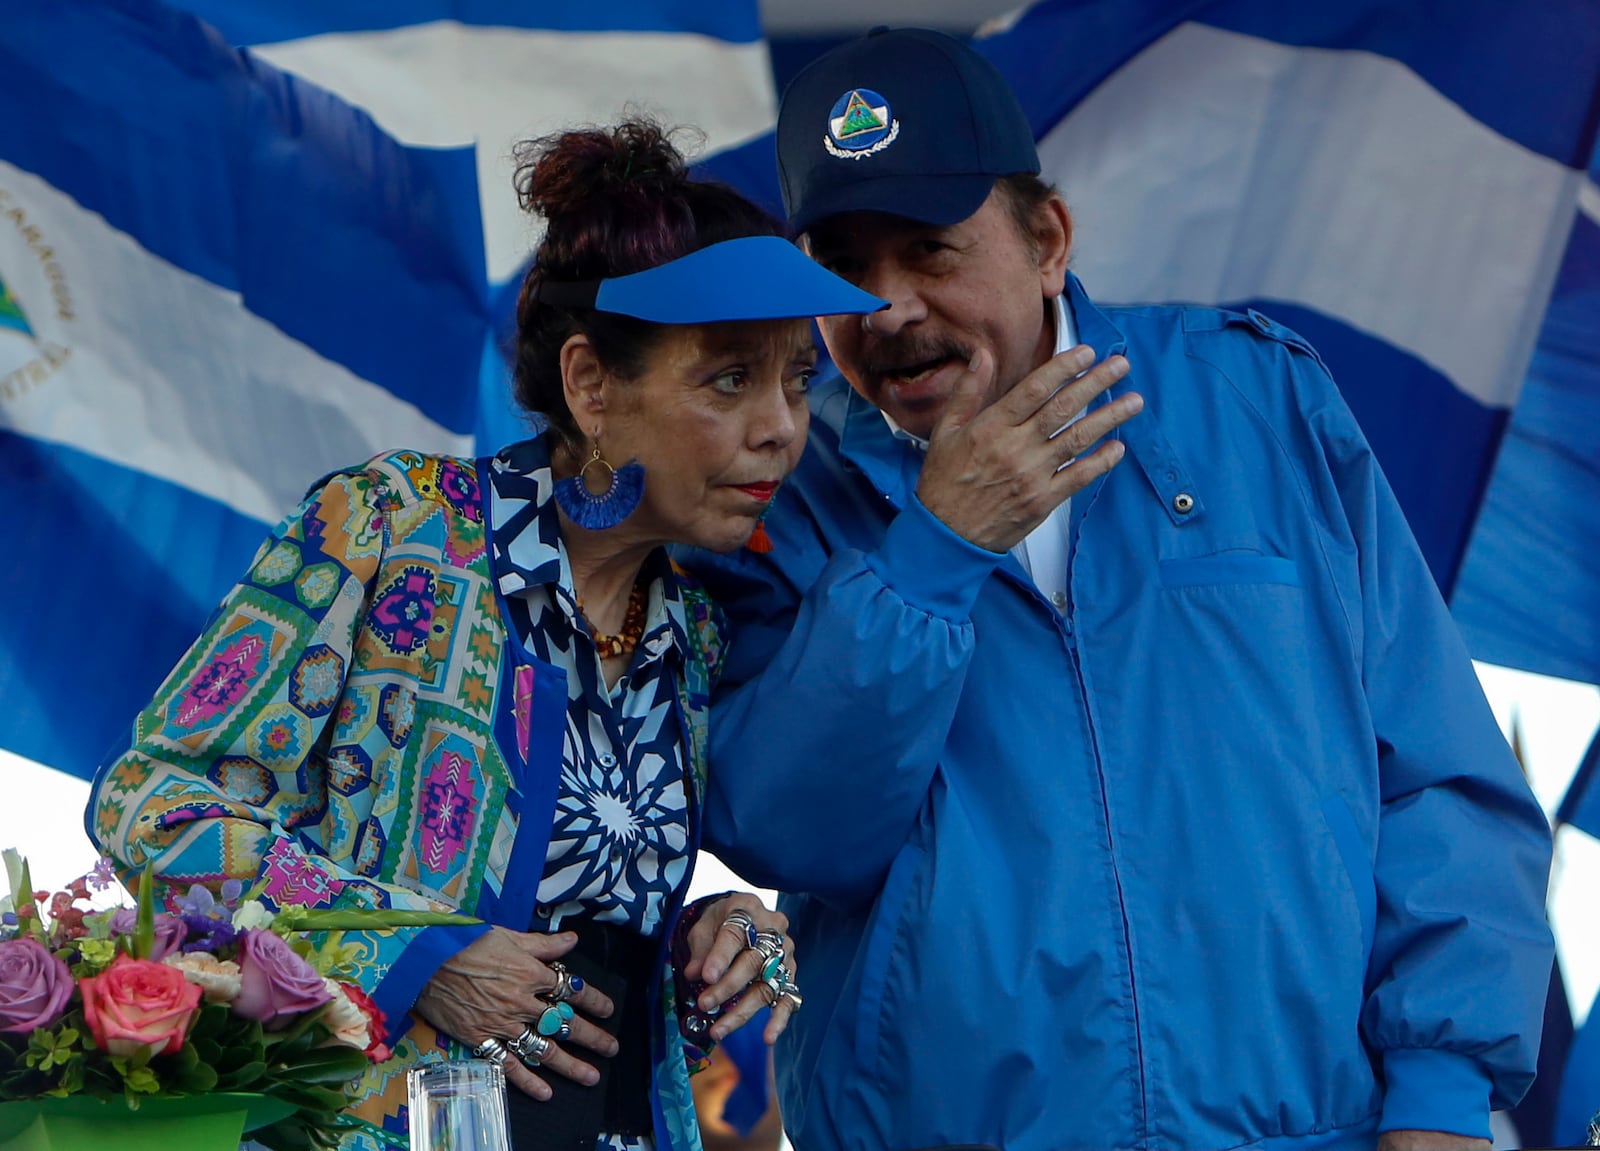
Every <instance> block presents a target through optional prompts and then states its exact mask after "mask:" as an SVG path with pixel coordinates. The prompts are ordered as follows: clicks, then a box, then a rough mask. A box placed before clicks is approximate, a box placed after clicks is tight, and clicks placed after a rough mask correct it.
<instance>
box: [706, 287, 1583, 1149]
mask: <svg viewBox="0 0 1600 1151" xmlns="http://www.w3.org/2000/svg"><path fill="white" fill-rule="evenodd" d="M1068 291H1069V303H1070V305H1071V308H1072V310H1073V316H1074V321H1075V324H1076V328H1077V331H1078V333H1079V337H1080V339H1081V340H1082V341H1083V342H1084V343H1087V344H1090V345H1092V346H1093V347H1095V348H1096V349H1097V350H1098V352H1099V354H1101V355H1102V356H1103V355H1107V354H1110V353H1113V352H1123V353H1125V354H1126V355H1127V357H1128V359H1129V361H1130V363H1131V364H1132V372H1131V374H1130V375H1129V377H1128V379H1127V380H1126V381H1125V383H1124V384H1123V385H1120V386H1119V387H1123V388H1128V389H1136V390H1138V391H1139V392H1140V393H1141V394H1142V395H1143V396H1144V397H1145V401H1146V410H1145V411H1144V412H1143V414H1141V415H1140V416H1138V417H1136V418H1135V419H1134V420H1133V421H1132V422H1130V423H1129V424H1128V425H1127V426H1126V427H1125V429H1124V430H1123V433H1122V437H1123V439H1124V441H1125V443H1126V446H1127V449H1128V452H1127V458H1126V459H1125V460H1124V461H1123V463H1122V464H1121V465H1120V466H1119V467H1118V468H1116V469H1115V470H1114V471H1113V472H1112V473H1111V474H1110V475H1109V476H1107V477H1106V478H1104V479H1103V480H1102V481H1100V482H1098V483H1096V484H1095V485H1094V486H1093V487H1091V488H1090V489H1088V490H1086V491H1085V492H1082V493H1080V494H1079V495H1078V496H1077V497H1076V498H1074V500H1073V505H1072V511H1071V527H1072V551H1073V554H1072V560H1071V570H1070V603H1069V606H1068V607H1067V609H1066V610H1065V612H1062V613H1058V612H1057V611H1055V610H1054V609H1053V608H1052V606H1051V605H1050V603H1049V602H1047V601H1046V600H1045V598H1044V597H1043V596H1041V595H1040V594H1039V593H1038V591H1037V590H1036V589H1035V588H1034V586H1033V584H1032V583H1031V582H1030V580H1029V579H1028V578H1027V576H1026V574H1025V573H1024V572H1023V570H1022V569H1021V567H1020V566H1019V565H1018V564H1017V562H1016V560H1015V559H1013V558H1012V557H1010V556H1000V555H996V554H994V553H991V552H987V551H984V550H982V549H979V548H976V547H973V546H971V545H970V544H968V543H966V542H965V541H964V540H961V539H960V538H958V537H956V536H955V535H954V534H953V533H952V532H950V531H949V530H948V529H947V528H945V527H944V525H943V524H941V523H940V522H939V521H938V520H936V519H935V518H934V517H933V516H932V515H931V514H930V513H929V512H927V510H926V509H924V508H923V507H922V506H921V504H920V503H919V502H918V501H917V499H916V498H915V495H914V492H915V486H916V482H917V478H918V474H919V468H920V466H921V457H920V455H919V454H918V453H917V452H916V451H915V449H913V448H912V447H911V446H910V445H908V444H906V443H904V442H903V441H900V440H897V439H895V438H894V437H893V436H892V435H891V434H890V432H889V431H888V429H887V427H886V425H885V424H884V422H883V420H882V418H881V416H880V415H879V414H878V412H877V411H876V410H875V409H874V408H872V407H871V406H870V405H868V404H866V403H865V402H864V401H862V400H861V399H860V398H859V397H857V396H856V395H855V394H854V393H853V392H851V391H850V389H849V388H848V387H847V386H845V385H843V384H842V383H840V382H838V381H834V382H833V383H831V384H829V385H826V386H824V387H822V388H819V389H818V390H817V392H816V395H815V402H814V404H813V410H814V418H813V422H812V433H811V435H812V440H811V446H810V448H809V450H808V451H807V453H806V455H805V458H804V460H803V461H802V464H801V466H800V469H799V471H798V473H797V474H796V476H795V478H794V480H793V481H792V482H791V483H790V484H787V485H785V487H784V488H783V489H782V491H781V492H780V494H779V497H778V503H777V505H776V506H775V508H774V510H773V514H772V515H771V516H770V517H769V520H768V528H769V531H770V533H771V535H772V537H773V540H774V542H775V544H776V547H775V550H774V551H773V552H772V553H771V554H770V555H769V556H764V557H755V556H750V555H748V554H746V555H743V556H741V557H734V558H730V559H714V558H707V559H700V560H697V561H696V562H697V564H698V567H699V570H700V573H701V574H702V575H703V576H704V577H705V578H706V579H707V582H708V583H709V585H710V587H711V590H712V591H713V593H714V594H715V595H716V596H717V597H718V599H719V601H720V602H721V603H722V605H723V606H724V607H725V608H726V609H727V611H728V612H729V615H730V617H731V622H732V625H733V634H732V639H731V644H730V649H729V654H728V662H727V667H726V674H725V676H724V679H723V681H722V683H723V684H724V685H725V687H733V688H736V689H735V690H731V691H725V692H724V693H723V694H722V695H721V696H720V697H719V699H718V703H717V706H716V707H714V709H713V722H712V761H713V763H715V764H717V765H718V771H717V772H716V773H714V774H713V777H712V782H711V787H710V791H709V793H708V798H707V804H706V815H705V819H706V822H705V834H706V841H707V843H708V845H710V846H712V847H713V849H715V850H717V851H718V852H719V854H721V855H722V856H723V857H724V858H725V859H726V860H727V861H728V862H729V863H730V864H731V865H732V866H734V867H735V868H736V869H737V870H739V871H740V872H742V873H743V874H744V875H746V876H747V877H749V878H750V879H752V880H754V881H756V882H759V883H762V884H765V885H770V886H774V887H777V888H780V889H781V890H783V891H785V892H789V893H794V894H792V895H790V896H789V897H788V898H787V900H786V903H785V907H786V910H787V911H788V912H789V914H790V915H791V917H792V918H793V920H794V928H793V934H794V936H795V938H796V941H797V948H798V955H799V959H800V983H801V985H802V987H803V989H804V992H805V997H806V1005H805V1009H804V1010H803V1011H802V1012H800V1013H799V1014H798V1015H797V1016H796V1017H795V1020H794V1022H793V1023H792V1024H791V1025H790V1027H789V1030H788V1032H787V1034H786V1035H785V1037H784V1040H783V1043H782V1044H781V1046H780V1049H779V1053H778V1058H779V1072H778V1076H779V1087H780V1091H781V1093H782V1102H783V1106H784V1116H785V1120H786V1124H787V1126H788V1128H789V1130H790V1131H791V1133H792V1136H793V1139H794V1142H795V1145H796V1146H797V1147H798V1148H800V1149H801V1151H831V1149H834V1148H840V1149H845V1148H848V1149H852V1151H855V1149H860V1151H889V1149H896V1148H920V1147H931V1146H935V1145H939V1144H951V1143H973V1144H990V1145H993V1146H995V1147H1001V1148H1008V1149H1015V1151H1034V1149H1041V1151H1043V1149H1059V1148H1068V1147H1083V1148H1097V1149H1105V1148H1112V1147H1118V1148H1179V1147H1181V1148H1235V1147H1240V1146H1241V1145H1249V1146H1264V1147H1272V1148H1279V1149H1283V1148H1294V1149H1300V1148H1318V1149H1323V1148H1334V1147H1346V1146H1349V1147H1356V1146H1366V1147H1370V1146H1371V1144H1372V1142H1373V1140H1374V1138H1375V1135H1374V1133H1375V1132H1376V1131H1377V1130H1379V1129H1390V1128H1424V1129H1439V1130H1447V1131H1454V1132H1459V1133H1463V1134H1471V1135H1480V1136H1487V1135H1488V1133H1489V1126H1488V1113H1489V1109H1490V1106H1491V1104H1492V1105H1493V1106H1495V1107H1507V1106H1510V1105H1511V1104H1513V1103H1515V1102H1516V1101H1517V1099H1518V1098H1519V1097H1520V1096H1521V1095H1522V1093H1523V1092H1524V1090H1525V1089H1526V1088H1527V1086H1528V1084H1529V1083H1530V1082H1531V1080H1532V1077H1533V1067H1534V1059H1535V1054H1536V1052H1537V1049H1538V1044H1539V1029H1540V1023H1541V1009H1542V1006H1543V1002H1544V995H1545V989H1546V986H1547V980H1548V977H1549V973H1550V964H1551V961H1552V946H1551V940H1550V935H1549V932H1548V930H1547V928H1546V925H1545V919H1544V890H1545V881H1546V873H1547V870H1548V867H1549V863H1550V835H1549V828H1548V825H1547V823H1546V821H1545V819H1544V816H1543V815H1542V813H1541V812H1540V810H1539V808H1538V807H1537V806H1536V804H1535V803H1534V801H1533V799H1532V797H1531V795H1530V793H1529V791H1528V788H1527V786H1526V784H1525V782H1524V780H1523V778H1522V776H1521V774H1520V772H1519V771H1518V768H1517V764H1516V762H1515V760H1514V759H1513V758H1512V756H1511V755H1510V753H1509V751H1508V750H1507V747H1506V744H1505V741H1504V739H1502V737H1501V735H1500V732H1499V730H1498V729H1497V727H1496V725H1495V722H1494V719H1493V717H1492V716H1491V714H1490V712H1489V709H1488V707H1487V705H1486V704H1485V701H1484V698H1483V695H1482V692H1481V690H1480V688H1479V686H1478V683H1477V680H1476V678H1475V676H1474V673H1473V670H1472V666H1471V664H1470V662H1469V660H1468V657H1467V653H1466V651H1465V650H1464V648H1463V646H1462V643H1461V640H1460V639H1459V637H1458V635H1457V632H1456V629H1455V627H1454V625H1453V623H1452V622H1451V620H1450V617H1449V615H1448V613H1447V612H1446V609H1445V607H1444V604H1443V603H1442V602H1441V600H1440V597H1439V594H1438V591H1437V590H1436V588H1435V585H1434V582H1433V580H1432V578H1431V577H1430V575H1429V572H1428V569H1427V567H1426V566H1425V564H1424V561H1423V559H1422V556H1421V554H1420V553H1419V552H1418V549H1417V547H1416V544H1415V542H1414V541H1413V539H1412V537H1411V534H1410V532H1409V530H1408V529H1407V527H1406V524H1405V520H1404V519H1403V517H1402V515H1401V512H1400V509H1399V507H1398V506H1397V504H1396V503H1395V500H1394V497H1393V495H1392V494H1391V492H1390V490H1389V487H1388V485H1387V484H1386V483H1385V481H1384V478H1383V476H1382V474H1381V472H1380V471H1379V469H1378V465H1377V463H1376V462H1375V460H1374V459H1373V457H1372V454H1371V452H1370V450H1369V449H1368V447H1367V444H1366V442H1365V440H1364V439H1363V438H1362V435H1361V432H1360V430H1359V429H1358V428H1357V426H1356V423H1355V420H1354V418H1353V417H1352V416H1351V414H1350V412H1349V410H1348V409H1347V408H1346V407H1345V404H1344V402H1343V401H1342V399H1341V398H1340V396H1339V392H1338V390H1337V388H1336V387H1335V386H1334V384H1333V382H1332V380H1331V379H1330V378H1329V375H1328V373H1327V371H1326V370H1325V368H1324V366H1323V364H1322V363H1321V361H1320V360H1319V359H1318V357H1317V355H1316V353H1315V352H1314V351H1313V350H1312V349H1311V348H1310V347H1309V346H1308V345H1307V344H1305V343H1304V342H1303V341H1302V340H1301V339H1300V338H1299V337H1298V336H1296V335H1294V334H1293V333H1291V332H1289V331H1287V330H1286V329H1284V328H1281V327H1279V326H1278V325H1276V324H1274V323H1272V322H1271V321H1270V320H1268V319H1266V318H1265V317H1263V316H1261V315H1259V314H1257V313H1254V312H1252V313H1250V314H1249V315H1240V314H1236V313H1231V312H1225V311H1219V310H1214V309H1207V308H1167V307H1160V308H1108V309H1105V310H1100V309H1097V308H1096V307H1095V306H1094V305H1093V304H1092V303H1091V302H1090V301H1089V299H1088V298H1087V297H1086V296H1085V295H1084V293H1083V290H1082V288H1081V286H1080V285H1079V284H1078V283H1077V282H1076V280H1073V281H1072V283H1071V284H1070V285H1069V289H1068ZM1418 434H1419V435H1422V434H1428V433H1427V429H1425V428H1419V429H1418Z"/></svg>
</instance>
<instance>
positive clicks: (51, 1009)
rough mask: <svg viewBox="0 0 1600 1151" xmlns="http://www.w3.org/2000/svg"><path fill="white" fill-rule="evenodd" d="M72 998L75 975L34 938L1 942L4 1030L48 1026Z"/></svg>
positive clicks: (24, 1030)
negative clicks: (73, 977) (73, 976)
mask: <svg viewBox="0 0 1600 1151" xmlns="http://www.w3.org/2000/svg"><path fill="white" fill-rule="evenodd" d="M71 998H72V972H71V971H69V970H68V969H67V965H66V964H65V963H63V962H61V960H59V959H57V958H56V957H55V956H54V955H52V954H50V952H48V951H46V950H45V949H44V948H43V947H41V946H39V944H37V943H35V942H34V941H33V940H31V939H11V940H7V941H6V942H5V943H0V1031H10V1032H14V1033H15V1034H18V1035H26V1034H28V1033H29V1032H30V1031H32V1030H33V1029H34V1028H35V1027H48V1026H50V1024H52V1023H54V1022H55V1021H56V1020H57V1019H59V1018H60V1017H61V1013H62V1012H63V1011H65V1010H66V1009H67V1000H69V999H71Z"/></svg>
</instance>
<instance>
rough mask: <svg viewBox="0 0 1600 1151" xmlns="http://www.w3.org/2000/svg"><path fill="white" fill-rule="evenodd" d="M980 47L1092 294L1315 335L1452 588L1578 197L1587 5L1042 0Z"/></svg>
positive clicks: (1584, 145)
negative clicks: (1239, 317) (1262, 315)
mask: <svg viewBox="0 0 1600 1151" xmlns="http://www.w3.org/2000/svg"><path fill="white" fill-rule="evenodd" d="M980 47H981V48H982V50H984V51H985V52H986V53H987V54H989V55H990V57H991V58H992V59H993V60H995V62H996V63H997V64H998V65H999V66H1000V68H1001V69H1002V70H1003V71H1004V72H1005V73H1006V74H1007V75H1008V77H1010V78H1011V80H1012V82H1013V85H1014V86H1015V87H1016V89H1017V91H1018V93H1019V95H1020V96H1021V98H1022V101H1023V106H1024V107H1025V108H1026V109H1027V111H1028V112H1029V115H1030V117H1031V118H1032V120H1033V123H1034V127H1035V131H1036V134H1037V136H1038V138H1039V142H1040V154H1041V158H1042V160H1043V163H1044V167H1045V174H1046V176H1048V177H1049V178H1051V179H1053V180H1054V181H1055V182H1056V183H1057V184H1058V185H1059V186H1060V187H1061V189H1062V191H1063V193H1064V195H1065V197H1066V199H1067V203H1068V205H1069V206H1070V207H1071V208H1072V210H1073V215H1074V221H1075V224H1076V228H1075V237H1074V241H1075V257H1074V259H1075V268H1076V270H1077V272H1078V273H1079V275H1080V276H1082V278H1083V280H1084V283H1085V284H1086V285H1087V287H1088V288H1089V291H1090V292H1091V293H1092V294H1094V295H1095V297H1096V298H1097V299H1100V300H1102V301H1104V302H1115V303H1149V302H1162V301H1193V302H1200V303H1207V304H1223V305H1227V306H1230V307H1240V308H1243V307H1255V308H1259V309H1261V310H1262V311H1264V312H1266V313H1267V314H1269V315H1271V316H1272V317H1273V318H1275V319H1278V320H1280V321H1282V322H1284V323H1286V324H1288V325H1289V326H1290V327H1292V328H1294V329H1296V330H1298V331H1299V332H1300V333H1301V334H1302V335H1304V336H1306V337H1307V338H1308V339H1310V340H1311V341H1312V343H1313V344H1315V345H1316V347H1317V349H1318V351H1320V352H1321V353H1322V355H1323V358H1324V359H1325V360H1326V361H1327V363H1328V365H1329V368H1330V369H1331V370H1332V372H1333V375H1334V377H1335V379H1336V380H1337V381H1338V382H1339V385H1340V387H1341V389H1342V390H1343V391H1344V394H1345V396H1346V398H1347V399H1348V401H1349V403H1350V405H1351V407H1352V409H1353V410H1354V411H1355V414H1356V416H1357V418H1358V419H1359V421H1360V423H1361V426H1362V428H1363V430H1364V431H1365V432H1366V435H1367V437H1368V439H1369V440H1370V441H1371V442H1372V445H1373V448H1374V450H1375V451H1376V453H1377V455H1378V457H1379V459H1380V461H1381V462H1382V464H1383V467H1384V470H1385V472H1386V473H1387V474H1388V477H1389V480H1390V482H1391V483H1392V485H1393V486H1394V488H1395V490H1396V493H1397V494H1398V496H1399V498H1400V502H1401V504H1402V506H1403V507H1404V508H1405V511H1406V514H1407V516H1408V518H1409V520H1410V522H1411V525H1412V528H1413V530H1414V531H1415V533H1416V535H1417V538H1418V541H1419V542H1420V543H1421V545H1422V549H1423V552H1424V553H1425V554H1426V556H1427V558H1428V561H1429V563H1430V565H1431V566H1432V569H1433V572H1434V576H1435V578H1436V579H1437V580H1438V581H1439V584H1440V586H1441V588H1443V589H1444V590H1445V592H1446V594H1449V592H1450V591H1451V589H1452V587H1453V585H1454V583H1455V580H1456V574H1457V571H1458V568H1459V566H1460V562H1461V557H1462V554H1463V552H1464V550H1465V547H1466V544H1467V540H1468V537H1469V534H1470V532H1471V530H1472V525H1473V522H1474V519H1475V517H1476V515H1477V508H1478V502H1479V499H1480V497H1481V494H1482V492H1483V491H1484V488H1485V487H1486V485H1487V483H1488V480H1489V475H1490V472H1491V469H1492V467H1493V464H1494V459H1495V453H1496V450H1497V448H1498V445H1499V442H1500V438H1501V434H1502V432H1503V430H1504V428H1505V425H1506V422H1507V419H1508V417H1509V414H1510V412H1511V410H1512V408H1513V407H1514V406H1515V405H1516V403H1517V401H1518V396H1519V393H1520V392H1521V389H1522V385H1523V380H1524V377H1525V375H1526V373H1527V369H1528V363H1529V358H1530V355H1531V353H1532V352H1533V349H1534V346H1535V343H1536V341H1537V339H1538V336H1539V332H1540V325H1541V323H1542V321H1543V319H1544V316H1545V310H1546V305H1547V303H1548V302H1549V300H1550V297H1551V292H1552V287H1553V286H1554V284H1555V282H1556V277H1557V271H1558V269H1559V268H1560V266H1561V262H1562V257H1563V253H1564V252H1565V251H1566V250H1567V247H1568V243H1569V240H1570V239H1571V237H1572V235H1573V229H1574V221H1575V220H1576V219H1577V218H1578V215H1579V206H1580V203H1581V202H1586V201H1585V197H1586V196H1589V195H1591V194H1592V192H1593V185H1592V184H1589V183H1588V182H1587V176H1586V174H1585V171H1584V169H1585V167H1586V166H1587V163H1588V160H1589V157H1590V155H1591V153H1592V151H1593V148H1594V136H1595V127H1596V125H1595V122H1594V119H1593V116H1594V109H1595V107H1596V106H1597V105H1596V99H1597V94H1600V8H1597V7H1596V6H1595V5H1593V4H1591V3H1588V2H1587V0H1566V2H1559V0H1552V2H1551V3H1545V4H1539V5H1534V6H1525V5H1518V6H1514V7H1508V6H1506V5H1504V4H1500V3H1494V2H1490V0H1408V2H1402V3H1396V2H1394V0H1340V2H1338V3H1319V4H1282V3H1277V2H1275V0H1214V2H1211V3H1198V4H1196V3H1169V4H1139V5H1129V4H1121V3H1117V2H1116V0H1099V2H1095V3H1083V2H1081V0H1080V2H1066V0H1057V2H1052V3H1043V4H1038V5H1035V6H1034V7H1032V8H1030V9H1029V10H1028V11H1027V12H1026V13H1025V14H1023V15H1022V16H1021V17H1020V19H1018V20H1017V21H1016V23H1015V24H1014V25H1012V26H1011V27H1009V28H1008V29H1006V30H1005V31H1004V32H1001V33H1000V34H998V35H996V36H994V37H992V38H990V39H988V40H985V41H983V42H981V43H980ZM1589 386H1590V388H1591V389H1597V388H1600V375H1591V376H1590V384H1589ZM1591 394H1593V392H1591ZM1590 427H1591V430H1592V431H1591V434H1593V433H1594V432H1600V421H1596V422H1594V423H1591V425H1590ZM1591 442H1593V441H1592V440H1591ZM1218 450H1219V451H1226V445H1218ZM1532 591H1533V587H1531V586H1524V587H1523V588H1522V589H1521V594H1523V595H1527V594H1530V593H1531V592H1532Z"/></svg>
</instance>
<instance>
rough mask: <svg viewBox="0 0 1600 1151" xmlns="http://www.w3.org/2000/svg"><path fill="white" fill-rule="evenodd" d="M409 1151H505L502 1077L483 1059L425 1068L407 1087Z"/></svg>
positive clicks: (411, 1077) (415, 1070) (507, 1146)
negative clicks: (409, 1131) (409, 1130)
mask: <svg viewBox="0 0 1600 1151" xmlns="http://www.w3.org/2000/svg"><path fill="white" fill-rule="evenodd" d="M407 1088H408V1092H407V1093H408V1096H409V1099H408V1106H409V1111H410V1114H411V1151H511V1137H510V1135H509V1134H508V1133H507V1130H506V1073H505V1071H504V1070H502V1068H501V1067H500V1064H498V1063H495V1062H493V1061H492V1060H488V1059H457V1060H447V1061H445V1062H442V1063H426V1064H424V1065H423V1066H421V1067H413V1068H412V1069H411V1072H410V1075H409V1079H408V1083H407Z"/></svg>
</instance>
